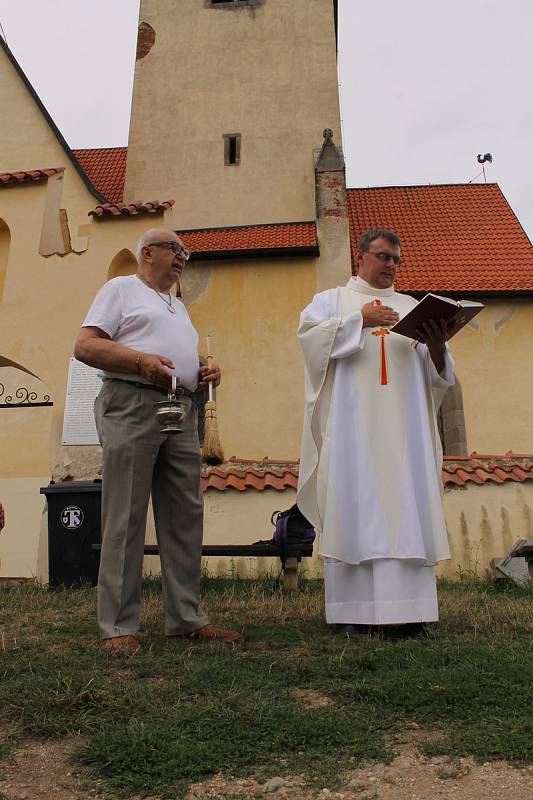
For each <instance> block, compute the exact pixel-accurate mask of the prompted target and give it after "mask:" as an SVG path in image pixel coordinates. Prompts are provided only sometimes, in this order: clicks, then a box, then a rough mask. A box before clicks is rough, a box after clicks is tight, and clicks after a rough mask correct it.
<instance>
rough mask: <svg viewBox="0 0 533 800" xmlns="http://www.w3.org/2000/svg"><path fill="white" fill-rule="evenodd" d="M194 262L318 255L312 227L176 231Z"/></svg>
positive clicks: (300, 224) (312, 224)
mask: <svg viewBox="0 0 533 800" xmlns="http://www.w3.org/2000/svg"><path fill="white" fill-rule="evenodd" d="M178 233H179V235H180V237H181V238H182V239H183V241H184V242H185V244H186V245H187V247H190V249H191V250H192V252H193V256H195V257H196V258H202V257H208V256H213V255H214V254H218V255H219V257H220V256H222V257H226V258H230V257H233V256H238V255H239V254H241V253H244V252H248V253H249V252H250V251H254V252H256V253H261V252H262V253H263V254H265V255H267V254H268V253H269V252H272V251H278V250H283V251H285V252H290V251H293V252H297V253H305V252H307V253H309V254H317V253H318V239H317V232H316V223H315V222H314V221H313V222H282V223H274V224H272V225H242V226H239V227H235V228H202V229H199V230H192V231H178Z"/></svg>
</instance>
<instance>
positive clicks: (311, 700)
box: [291, 689, 334, 708]
mask: <svg viewBox="0 0 533 800" xmlns="http://www.w3.org/2000/svg"><path fill="white" fill-rule="evenodd" d="M291 696H292V697H295V698H296V699H297V700H301V701H302V702H303V703H304V705H306V706H307V707H308V708H326V707H327V706H332V705H334V703H333V700H332V699H331V697H327V696H326V695H325V694H321V693H320V692H315V690H314V689H293V690H292V692H291Z"/></svg>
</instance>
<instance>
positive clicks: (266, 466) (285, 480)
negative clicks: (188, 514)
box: [202, 457, 298, 492]
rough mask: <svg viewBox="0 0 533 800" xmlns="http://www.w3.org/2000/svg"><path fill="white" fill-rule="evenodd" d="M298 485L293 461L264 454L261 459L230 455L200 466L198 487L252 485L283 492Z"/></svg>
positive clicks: (242, 489)
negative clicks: (220, 461)
mask: <svg viewBox="0 0 533 800" xmlns="http://www.w3.org/2000/svg"><path fill="white" fill-rule="evenodd" d="M297 485H298V462H297V461H271V460H270V459H268V458H264V459H263V460H262V461H247V460H243V459H236V458H235V457H232V458H230V460H229V462H226V463H225V464H221V465H220V467H205V466H204V468H203V470H202V491H204V492H206V491H207V490H208V489H218V491H219V492H223V491H225V490H226V489H236V490H237V491H238V492H244V491H246V489H255V490H256V491H258V492H263V491H264V490H265V489H275V490H276V491H278V492H283V491H284V490H285V489H296V487H297Z"/></svg>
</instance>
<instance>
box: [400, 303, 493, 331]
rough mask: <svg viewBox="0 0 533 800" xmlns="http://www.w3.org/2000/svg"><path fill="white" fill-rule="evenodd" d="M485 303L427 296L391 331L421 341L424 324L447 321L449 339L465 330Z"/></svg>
mask: <svg viewBox="0 0 533 800" xmlns="http://www.w3.org/2000/svg"><path fill="white" fill-rule="evenodd" d="M482 308H483V303H477V302H474V301H472V300H452V299H451V298H450V297H441V296H440V295H438V294H426V296H425V297H423V298H422V300H421V301H420V302H419V303H418V305H417V306H415V307H414V308H413V309H412V311H410V312H409V313H408V314H406V315H405V317H403V319H401V320H400V321H399V322H397V323H396V325H393V326H392V328H391V331H393V332H394V333H399V334H400V335H401V336H407V337H408V338H409V339H416V340H417V341H420V336H419V335H418V333H417V330H420V329H421V327H422V324H423V323H424V322H429V320H431V319H434V320H437V321H438V320H440V319H445V320H446V322H447V325H448V339H451V337H452V336H455V334H456V333H457V332H458V331H460V330H461V328H464V326H465V325H466V324H467V323H468V322H470V320H471V319H473V318H474V317H475V316H476V314H479V312H480V311H481V309H482Z"/></svg>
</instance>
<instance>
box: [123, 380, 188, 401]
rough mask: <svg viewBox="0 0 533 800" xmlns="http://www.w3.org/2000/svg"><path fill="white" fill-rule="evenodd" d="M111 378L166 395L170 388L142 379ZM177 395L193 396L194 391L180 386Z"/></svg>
mask: <svg viewBox="0 0 533 800" xmlns="http://www.w3.org/2000/svg"><path fill="white" fill-rule="evenodd" d="M109 380H112V381H120V383H127V384H129V385H130V386H135V388H136V389H151V390H152V391H154V392H159V394H164V395H165V396H166V395H168V391H169V390H168V389H165V388H164V387H163V386H156V385H155V383H143V382H142V381H126V380H124V379H123V378H110V379H109ZM176 395H177V396H178V397H181V396H182V395H185V397H192V395H193V392H191V391H189V389H186V388H185V387H184V386H178V389H177V392H176Z"/></svg>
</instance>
